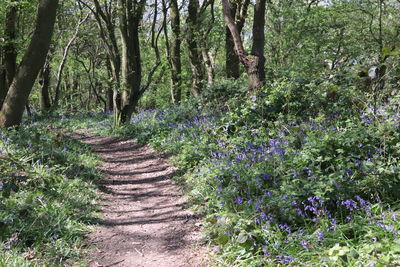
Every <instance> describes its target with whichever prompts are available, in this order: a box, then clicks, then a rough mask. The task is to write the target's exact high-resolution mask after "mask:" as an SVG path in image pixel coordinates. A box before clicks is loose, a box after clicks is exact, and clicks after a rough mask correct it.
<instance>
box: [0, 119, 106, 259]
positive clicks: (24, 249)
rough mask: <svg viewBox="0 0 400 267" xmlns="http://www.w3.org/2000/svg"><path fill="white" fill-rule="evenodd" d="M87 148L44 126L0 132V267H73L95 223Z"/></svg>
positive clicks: (95, 174) (93, 174) (93, 181)
mask: <svg viewBox="0 0 400 267" xmlns="http://www.w3.org/2000/svg"><path fill="white" fill-rule="evenodd" d="M97 163H98V159H97V158H96V156H95V155H94V154H92V153H90V152H88V147H86V146H85V145H82V144H81V143H80V142H78V141H76V140H74V139H72V138H70V137H68V136H67V135H65V133H64V132H63V131H62V130H59V129H56V128H54V127H53V126H52V125H50V124H45V123H43V122H29V123H26V124H25V125H23V126H20V128H19V129H11V130H1V132H0V266H7V267H10V266H78V265H80V264H83V263H82V261H81V258H82V252H83V251H84V250H82V248H83V247H84V242H83V240H84V236H85V234H86V233H88V232H89V228H88V225H89V224H91V223H93V222H94V221H95V219H96V216H97V215H96V209H97V208H96V205H95V201H96V198H97V196H96V194H95V193H96V191H95V189H96V181H97V180H98V179H99V177H100V173H99V172H98V171H97V170H96V169H95V166H96V164H97Z"/></svg>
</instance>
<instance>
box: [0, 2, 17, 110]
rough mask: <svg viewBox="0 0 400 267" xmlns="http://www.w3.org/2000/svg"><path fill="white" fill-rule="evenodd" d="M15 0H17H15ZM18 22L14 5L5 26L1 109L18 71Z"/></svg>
mask: <svg viewBox="0 0 400 267" xmlns="http://www.w3.org/2000/svg"><path fill="white" fill-rule="evenodd" d="M13 2H15V1H13ZM16 23H17V7H16V6H15V5H12V6H11V7H10V8H9V9H8V11H7V14H6V19H5V25H4V26H5V27H4V36H5V39H4V42H5V44H4V46H3V48H2V51H1V53H0V54H1V55H0V56H1V60H0V61H1V62H0V63H1V64H0V71H1V73H0V75H1V79H0V83H1V84H0V109H1V107H2V105H3V102H4V100H5V98H6V95H7V91H8V88H9V87H10V85H11V83H12V81H13V79H14V76H15V72H16V71H17V51H16V48H15V42H16V40H15V39H16Z"/></svg>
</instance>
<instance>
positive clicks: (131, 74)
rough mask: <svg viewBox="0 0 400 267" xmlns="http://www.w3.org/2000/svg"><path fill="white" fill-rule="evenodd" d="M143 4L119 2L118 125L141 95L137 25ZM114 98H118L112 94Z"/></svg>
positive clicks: (127, 118) (125, 118) (130, 1)
mask: <svg viewBox="0 0 400 267" xmlns="http://www.w3.org/2000/svg"><path fill="white" fill-rule="evenodd" d="M145 2H146V1H145V0H141V2H140V3H138V2H134V1H132V0H120V4H121V18H120V31H121V39H122V68H121V71H122V94H121V110H120V116H119V120H120V122H119V123H124V122H126V121H128V120H129V118H130V117H131V116H132V113H133V112H134V111H135V108H136V105H137V103H138V101H139V99H140V97H141V95H142V92H141V82H142V62H141V57H140V56H141V55H140V42H139V25H140V22H141V20H142V17H143V12H144V6H145ZM114 97H118V96H116V95H115V94H114ZM119 123H117V124H119Z"/></svg>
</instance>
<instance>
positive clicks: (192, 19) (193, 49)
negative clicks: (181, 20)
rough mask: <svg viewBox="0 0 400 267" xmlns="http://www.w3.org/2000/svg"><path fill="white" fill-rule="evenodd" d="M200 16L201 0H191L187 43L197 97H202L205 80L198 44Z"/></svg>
mask: <svg viewBox="0 0 400 267" xmlns="http://www.w3.org/2000/svg"><path fill="white" fill-rule="evenodd" d="M198 16H199V1H198V0H189V7H188V18H187V27H188V35H187V43H188V49H189V61H190V65H191V68H192V75H193V76H192V79H193V82H192V83H193V84H192V93H193V95H194V96H195V97H196V98H199V97H200V94H201V91H202V87H203V80H204V72H203V67H202V59H201V49H200V47H199V44H198V40H199V38H200V36H199V31H198V27H199V21H198V19H199V18H198Z"/></svg>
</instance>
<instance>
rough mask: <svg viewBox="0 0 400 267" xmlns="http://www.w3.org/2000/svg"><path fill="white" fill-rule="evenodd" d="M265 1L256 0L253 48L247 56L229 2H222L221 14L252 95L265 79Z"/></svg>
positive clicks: (223, 0) (224, 0)
mask: <svg viewBox="0 0 400 267" xmlns="http://www.w3.org/2000/svg"><path fill="white" fill-rule="evenodd" d="M267 1H268V2H270V0H256V4H255V7H254V20H253V46H252V49H251V54H248V53H247V52H246V51H245V49H244V47H243V43H242V40H241V37H240V33H239V30H238V27H237V25H236V24H235V22H234V19H233V17H232V14H231V8H230V4H229V1H228V0H222V5H223V14H224V18H225V22H226V24H227V26H228V28H229V31H230V32H231V35H232V39H233V42H234V44H235V53H236V54H237V55H238V57H239V60H240V61H241V62H242V63H243V65H244V67H245V68H246V72H247V74H248V76H249V91H250V93H253V92H254V90H255V89H257V88H260V87H262V85H263V82H264V78H265V71H264V64H265V58H264V43H265V37H264V34H265V33H264V27H265V5H266V2H267Z"/></svg>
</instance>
